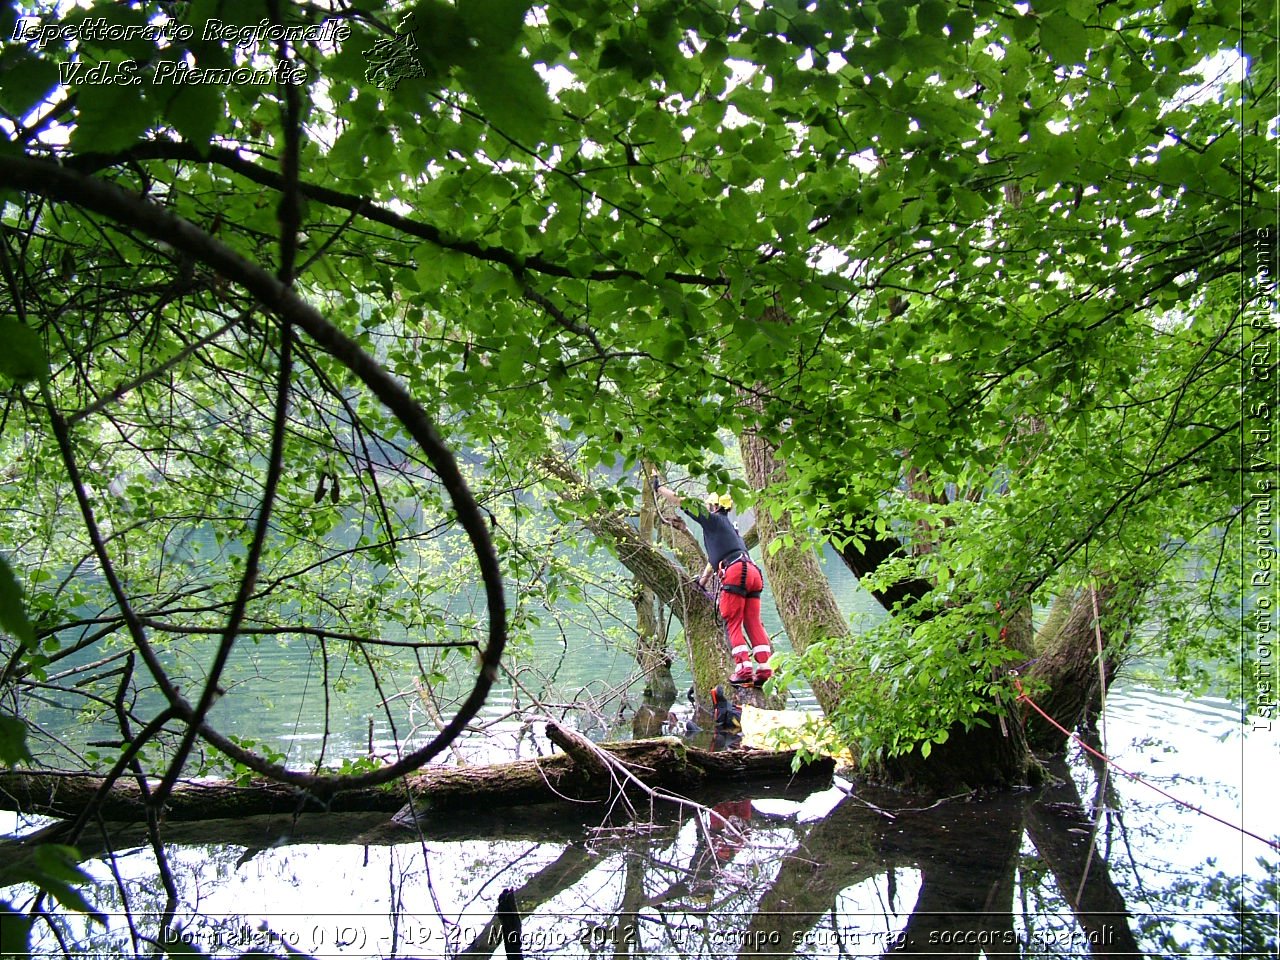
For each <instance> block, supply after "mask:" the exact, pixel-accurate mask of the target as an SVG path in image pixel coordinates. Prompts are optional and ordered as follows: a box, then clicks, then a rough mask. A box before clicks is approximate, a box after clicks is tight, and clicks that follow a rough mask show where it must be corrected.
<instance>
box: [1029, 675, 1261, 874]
mask: <svg viewBox="0 0 1280 960" xmlns="http://www.w3.org/2000/svg"><path fill="white" fill-rule="evenodd" d="M1009 676H1010V677H1011V678H1012V680H1013V685H1014V686H1015V687H1017V688H1018V701H1019V702H1021V703H1025V704H1028V705H1029V706H1030V707H1031V709H1032V710H1034V711H1035V712H1036V713H1038V714H1040V716H1042V717H1044V718H1045V719H1046V720H1048V721H1049V723H1051V724H1052V725H1053V726H1054V727H1056V728H1057V729H1058V730H1059V731H1061V732H1062V733H1064V734H1066V735H1067V736H1068V737H1070V738H1071V739H1072V740H1074V741H1075V742H1076V743H1078V744H1080V746H1082V747H1084V748H1085V749H1086V750H1088V751H1089V752H1090V753H1091V754H1093V755H1094V756H1095V757H1097V758H1098V759H1099V760H1101V761H1103V762H1104V763H1109V764H1110V765H1111V766H1113V767H1115V769H1116V770H1118V771H1119V772H1120V773H1123V774H1124V775H1125V776H1126V777H1128V778H1129V779H1130V780H1136V781H1137V782H1138V783H1140V784H1142V785H1143V786H1145V787H1150V788H1151V789H1152V790H1154V791H1155V792H1156V793H1159V794H1161V795H1163V796H1165V797H1168V798H1169V799H1170V800H1172V801H1173V802H1174V803H1176V804H1178V805H1179V806H1182V807H1186V808H1187V809H1188V810H1194V811H1195V812H1196V813H1198V814H1200V815H1201V816H1203V817H1208V818H1209V819H1210V820H1217V821H1218V823H1221V824H1222V825H1223V826H1227V827H1230V828H1231V829H1232V830H1239V831H1240V832H1241V833H1243V834H1244V835H1245V836H1249V837H1253V839H1255V840H1260V841H1261V842H1263V843H1265V844H1266V845H1267V846H1268V847H1270V848H1271V849H1272V850H1278V851H1280V843H1276V842H1275V841H1274V840H1268V839H1266V838H1265V837H1260V836H1258V835H1257V834H1256V833H1253V832H1252V831H1250V830H1246V829H1245V828H1244V827H1242V826H1240V825H1238V824H1235V823H1232V822H1231V821H1230V820H1223V819H1222V818H1221V817H1219V816H1215V815H1214V814H1212V813H1209V812H1208V811H1207V810H1201V809H1200V808H1199V807H1197V806H1196V805H1195V804H1193V803H1187V801H1185V800H1179V799H1178V798H1177V797H1175V796H1174V795H1173V794H1171V793H1169V792H1168V791H1167V790H1163V789H1161V788H1160V787H1157V786H1156V785H1155V784H1154V783H1148V782H1147V781H1146V780H1143V779H1142V778H1141V777H1140V776H1138V775H1137V774H1136V773H1130V772H1129V771H1128V770H1126V769H1125V768H1124V767H1122V766H1120V764H1118V763H1116V762H1115V761H1114V760H1112V759H1111V758H1110V757H1108V756H1105V755H1104V754H1102V753H1099V752H1098V751H1097V750H1095V749H1093V747H1091V746H1089V744H1087V743H1085V742H1084V741H1083V740H1081V739H1080V738H1079V737H1078V736H1076V735H1075V734H1074V733H1072V732H1071V731H1070V730H1068V729H1067V728H1066V727H1064V726H1063V725H1062V724H1060V723H1059V722H1058V721H1057V720H1055V719H1053V717H1051V716H1049V715H1048V714H1047V713H1045V712H1044V711H1043V710H1042V709H1040V704H1038V703H1036V702H1035V701H1034V700H1032V699H1031V697H1030V695H1028V694H1027V692H1026V691H1025V690H1023V689H1022V681H1021V680H1019V679H1018V674H1017V672H1016V671H1010V674H1009Z"/></svg>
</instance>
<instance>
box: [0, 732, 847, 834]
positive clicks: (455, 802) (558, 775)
mask: <svg viewBox="0 0 1280 960" xmlns="http://www.w3.org/2000/svg"><path fill="white" fill-rule="evenodd" d="M601 747H602V748H603V749H604V750H606V751H607V752H608V753H610V754H612V755H613V756H615V757H617V758H619V759H620V760H622V761H623V762H625V763H626V765H627V767H628V768H629V769H630V770H631V772H632V773H633V774H634V775H635V776H636V777H637V778H638V779H640V780H641V781H642V782H643V783H644V784H645V785H646V786H650V787H660V788H663V789H666V790H680V791H685V792H689V791H696V790H697V789H698V788H699V787H700V786H702V785H704V784H708V783H718V782H722V781H726V782H732V781H736V782H743V781H750V780H752V779H754V778H757V777H766V778H767V777H786V776H789V775H790V774H791V762H792V759H793V756H794V754H793V753H791V752H786V753H774V752H769V751H757V750H730V751H724V752H719V753H712V752H709V751H706V750H700V749H697V748H695V747H689V746H686V745H685V744H684V743H683V742H682V741H680V740H676V739H673V738H666V739H657V740H641V741H628V742H625V743H617V744H601ZM832 770H833V763H832V761H830V760H820V761H816V762H814V763H811V764H808V765H806V766H804V767H802V768H801V771H800V773H799V774H798V776H803V777H805V778H816V779H819V780H821V779H822V778H824V777H830V775H831V773H832ZM101 784H102V778H101V777H96V776H85V775H79V774H65V773H34V772H32V773H27V772H6V773H0V809H6V810H17V811H21V812H23V813H28V814H39V815H42V816H50V817H57V818H62V819H66V818H71V817H75V816H77V815H78V814H79V813H80V812H81V811H82V810H83V809H84V808H85V806H86V805H87V804H88V803H89V801H90V799H91V798H92V797H93V796H94V794H95V792H96V791H97V789H98V788H99V787H100V786H101ZM614 792H616V786H615V784H614V781H613V778H612V777H611V776H610V774H609V773H608V771H606V770H604V769H603V766H602V765H598V764H596V763H594V762H583V761H579V760H575V759H574V758H572V757H569V756H567V755H565V754H555V755H552V756H549V757H544V758H540V759H537V760H517V761H514V762H512V763H503V764H495V765H492V766H481V767H466V768H453V767H441V768H430V769H427V770H424V771H422V772H421V773H418V774H415V775H412V776H409V777H406V778H404V779H403V780H402V781H400V782H398V783H395V784H390V785H388V786H387V787H383V788H370V789H365V790H351V791H343V792H337V793H332V794H328V795H325V794H319V793H315V792H307V791H302V790H299V789H297V788H295V787H290V786H288V785H285V784H280V783H276V782H274V781H268V780H261V781H252V782H250V783H248V784H239V783H235V782H233V781H225V780H224V781H216V782H205V783H197V782H190V781H188V782H183V783H180V784H179V785H178V786H177V787H175V789H174V791H173V794H172V795H171V797H170V798H169V803H168V805H167V807H166V810H165V819H166V820H168V821H174V822H176V821H188V820H206V819H216V818H233V817H248V816H255V815H259V814H276V813H296V812H302V811H307V810H328V811H333V812H351V811H385V812H386V813H388V814H392V813H395V812H397V811H400V810H401V809H402V808H404V807H405V806H406V805H410V806H412V808H413V811H414V812H415V813H416V814H422V813H426V812H430V813H439V812H447V811H455V810H456V811H472V810H475V809H476V808H477V807H481V808H484V807H498V806H525V805H529V804H540V803H554V802H558V801H561V800H565V799H568V800H601V799H605V798H607V797H609V796H610V795H611V794H612V793H614ZM99 812H100V815H101V817H102V818H103V819H104V820H109V821H139V820H145V818H146V807H145V804H144V803H143V800H142V796H141V793H140V791H139V787H138V784H137V783H136V781H133V780H127V779H121V780H120V781H118V782H117V783H115V784H114V785H113V786H112V788H111V790H110V792H109V793H108V795H107V797H106V800H105V801H104V802H103V803H102V805H101V807H100V809H99Z"/></svg>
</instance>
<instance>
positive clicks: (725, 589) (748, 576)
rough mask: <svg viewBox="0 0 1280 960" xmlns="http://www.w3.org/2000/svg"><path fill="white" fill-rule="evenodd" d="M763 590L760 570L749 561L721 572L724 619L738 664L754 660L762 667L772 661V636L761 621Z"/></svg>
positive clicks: (730, 644) (732, 564) (728, 567)
mask: <svg viewBox="0 0 1280 960" xmlns="http://www.w3.org/2000/svg"><path fill="white" fill-rule="evenodd" d="M744 565H745V567H746V569H745V570H744V569H743V567H744ZM744 574H745V577H744ZM763 589H764V579H763V578H762V577H761V576H760V569H759V567H757V566H756V565H755V564H754V563H752V562H750V561H749V560H746V559H739V560H735V561H733V563H730V564H729V565H728V566H726V567H725V568H724V570H723V571H721V574H720V616H722V617H723V618H724V626H725V630H726V632H727V633H728V634H729V653H730V654H731V655H732V657H733V662H734V663H745V662H747V661H750V660H753V659H754V660H755V662H756V663H761V664H764V663H768V662H769V655H770V653H772V648H771V647H770V645H769V634H767V633H766V632H765V629H764V624H763V623H762V622H761V620H760V591H761V590H763ZM737 590H744V591H745V592H746V595H745V596H744V595H743V594H742V593H738V592H735V591H737ZM744 629H745V630H746V636H745V637H744V636H743V630H744Z"/></svg>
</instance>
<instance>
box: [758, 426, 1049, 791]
mask: <svg viewBox="0 0 1280 960" xmlns="http://www.w3.org/2000/svg"><path fill="white" fill-rule="evenodd" d="M740 443H741V447H742V462H743V466H744V469H745V471H746V475H747V479H748V481H749V482H750V483H751V485H752V486H753V487H755V488H756V489H757V490H766V491H767V488H768V487H769V485H771V484H773V483H777V482H779V481H781V480H783V479H784V467H783V465H782V464H781V463H780V462H779V461H778V459H777V457H776V455H775V453H774V447H773V445H772V444H770V443H769V442H768V441H766V440H765V439H763V438H762V437H760V436H759V435H758V434H754V433H746V434H744V435H743V436H742V438H741V441H740ZM765 502H766V503H767V501H765ZM756 526H757V527H758V528H759V530H760V542H761V544H762V545H763V546H764V548H765V549H763V550H762V551H761V552H762V554H763V556H764V561H765V569H766V571H767V572H768V574H769V580H770V588H771V589H772V590H773V593H774V599H775V600H776V601H777V604H778V612H779V613H780V615H781V616H782V621H783V624H784V625H785V626H786V628H787V636H788V637H789V638H790V640H791V645H792V647H794V648H795V649H796V650H797V651H800V652H803V651H804V649H805V648H806V647H807V646H808V645H809V644H810V643H813V642H814V641H816V640H819V639H822V638H825V637H843V638H845V642H848V643H850V644H854V645H856V644H857V643H858V641H857V639H855V638H853V637H852V636H851V634H850V631H849V627H848V624H847V623H846V622H845V618H844V615H843V614H842V613H841V612H840V609H839V607H838V606H837V605H836V602H835V598H834V596H832V594H831V588H830V586H829V584H828V582H827V579H826V575H825V574H824V573H823V572H822V568H821V567H820V566H819V565H818V561H817V557H816V555H815V553H814V551H813V549H812V548H810V547H807V546H800V547H786V546H783V547H782V548H780V549H777V550H770V549H768V547H769V544H770V543H771V542H772V541H773V540H775V539H777V538H779V537H783V536H785V535H786V534H789V533H791V529H790V525H789V521H788V520H787V519H786V518H785V517H783V518H782V519H780V520H774V519H773V518H772V516H771V514H770V511H769V510H768V509H767V507H766V508H765V509H761V510H758V511H757V516H756ZM800 539H803V538H800ZM893 553H894V551H893V550H891V549H889V548H888V544H887V542H885V543H882V544H880V545H879V546H878V547H876V551H875V555H876V556H878V557H879V558H880V559H879V561H878V562H883V561H884V560H887V559H888V558H889V557H890V556H892V555H893ZM860 556H862V557H864V558H865V557H866V556H867V555H866V554H861V555H860ZM855 572H856V571H855ZM863 572H864V573H870V572H871V570H870V569H866V570H864V571H863ZM900 587H901V591H902V592H901V594H900V596H899V597H898V599H901V600H904V601H906V602H905V603H904V604H903V605H902V606H901V607H899V608H898V610H897V612H896V615H898V616H904V617H906V616H910V615H911V613H910V607H911V606H912V605H913V604H914V601H915V599H918V598H919V596H922V595H923V594H922V593H920V591H921V590H922V589H924V588H923V586H922V585H921V584H919V583H915V582H912V581H908V582H904V583H903V584H901V585H900ZM888 599H889V598H888V597H885V598H882V601H881V602H885V601H886V600H888ZM894 602H897V600H895V601H894ZM1010 619H1011V621H1012V622H1013V623H1014V624H1015V629H1013V630H1011V631H1010V638H1009V639H1010V642H1012V641H1013V640H1015V639H1016V638H1024V639H1025V635H1026V634H1027V633H1029V623H1030V620H1029V611H1027V610H1022V609H1019V610H1018V611H1016V612H1014V613H1013V614H1011V616H1010ZM813 687H814V693H815V694H816V695H817V697H818V702H819V703H820V704H822V706H823V708H824V709H825V710H830V709H831V708H832V707H833V706H834V705H835V704H837V703H838V702H839V700H840V698H841V697H842V696H843V692H842V690H841V688H840V686H839V685H838V684H835V683H830V682H822V681H818V682H815V683H813ZM978 719H979V720H980V721H981V722H982V723H985V724H986V726H971V727H969V728H967V729H966V727H965V726H963V725H962V724H961V723H959V722H957V723H955V724H954V725H953V726H952V727H951V729H950V730H949V731H948V734H949V736H948V739H947V741H946V742H945V743H943V744H940V745H936V744H935V745H932V749H931V752H930V754H929V756H927V757H926V756H925V755H924V754H923V753H922V752H921V751H920V750H919V748H917V749H915V750H912V751H911V752H909V753H907V754H903V755H900V756H897V757H893V758H890V759H888V760H885V761H883V762H881V763H878V764H876V765H875V766H874V767H872V768H870V769H869V771H868V772H869V775H870V776H871V777H873V778H874V779H876V780H880V781H882V782H885V783H889V784H892V785H894V786H897V787H899V788H901V789H905V790H911V791H916V792H919V793H924V794H932V795H946V794H952V793H958V792H962V791H965V790H968V789H971V788H973V789H991V788H997V789H1003V788H1007V787H1014V786H1020V785H1023V784H1025V783H1026V779H1027V772H1028V769H1027V768H1028V762H1029V757H1028V752H1027V746H1026V742H1025V739H1024V738H1023V735H1022V729H1021V725H1020V724H1019V723H1017V722H1016V718H1014V717H1012V716H1009V717H1003V718H1002V717H1001V716H1000V715H997V714H994V713H988V714H985V715H983V716H982V717H980V718H978Z"/></svg>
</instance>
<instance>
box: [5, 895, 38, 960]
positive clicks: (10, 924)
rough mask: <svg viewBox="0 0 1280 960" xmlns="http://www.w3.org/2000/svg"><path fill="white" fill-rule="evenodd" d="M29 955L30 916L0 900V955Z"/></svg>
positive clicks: (18, 956) (17, 957)
mask: <svg viewBox="0 0 1280 960" xmlns="http://www.w3.org/2000/svg"><path fill="white" fill-rule="evenodd" d="M29 956H31V918H30V917H28V916H27V915H26V914H22V913H18V912H17V911H16V910H14V909H13V907H11V906H9V904H8V903H6V902H5V901H3V900H0V957H5V958H10V957H12V958H14V960H19V958H25V957H29Z"/></svg>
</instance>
